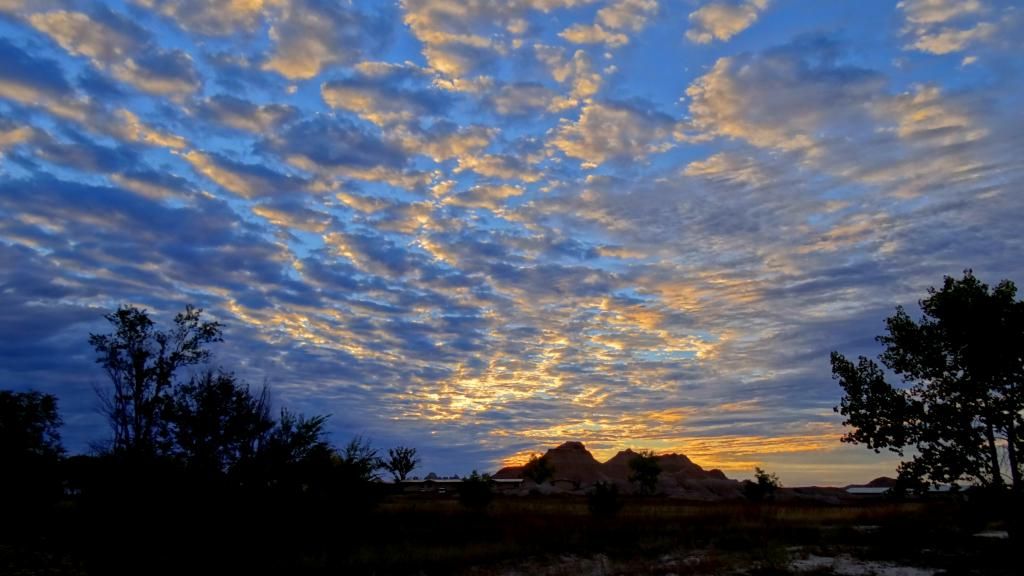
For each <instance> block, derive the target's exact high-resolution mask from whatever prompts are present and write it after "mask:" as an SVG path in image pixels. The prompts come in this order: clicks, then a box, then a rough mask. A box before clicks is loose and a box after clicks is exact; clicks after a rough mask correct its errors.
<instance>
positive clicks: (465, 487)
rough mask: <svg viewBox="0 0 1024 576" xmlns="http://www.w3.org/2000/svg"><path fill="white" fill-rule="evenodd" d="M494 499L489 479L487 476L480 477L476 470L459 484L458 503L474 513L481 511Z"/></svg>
mask: <svg viewBox="0 0 1024 576" xmlns="http://www.w3.org/2000/svg"><path fill="white" fill-rule="evenodd" d="M492 499H494V493H493V492H491V478H490V476H488V475H487V474H484V475H480V474H479V473H478V472H477V471H476V470H473V473H472V474H470V475H469V477H468V478H466V479H465V480H463V481H462V482H461V483H460V484H459V502H461V503H462V505H463V506H465V507H466V508H469V509H470V510H474V511H477V512H479V511H481V510H483V509H484V508H487V505H488V504H490V503H491V500H492Z"/></svg>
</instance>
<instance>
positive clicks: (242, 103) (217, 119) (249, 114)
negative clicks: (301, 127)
mask: <svg viewBox="0 0 1024 576" xmlns="http://www.w3.org/2000/svg"><path fill="white" fill-rule="evenodd" d="M194 112H195V114H196V115H197V116H198V117H200V118H203V119H206V120H209V121H211V122H214V123H217V124H222V125H224V126H227V127H229V128H234V129H235V130H241V131H244V132H252V133H254V134H265V133H267V132H271V131H274V130H278V129H280V128H281V127H282V126H283V125H284V124H287V123H288V122H290V121H292V120H294V119H296V118H298V116H299V111H298V110H297V109H296V108H295V107H294V106H288V105H284V104H254V103H252V102H249V101H248V100H244V99H242V98H238V97H236V96H232V95H230V94H217V95H215V96H211V97H209V98H206V99H203V100H201V101H199V102H198V103H197V104H196V105H195V107H194Z"/></svg>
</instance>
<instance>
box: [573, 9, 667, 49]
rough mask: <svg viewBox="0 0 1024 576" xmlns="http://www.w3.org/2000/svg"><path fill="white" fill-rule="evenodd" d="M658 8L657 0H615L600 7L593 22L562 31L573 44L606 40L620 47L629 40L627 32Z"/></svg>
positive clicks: (638, 27)
mask: <svg viewBox="0 0 1024 576" xmlns="http://www.w3.org/2000/svg"><path fill="white" fill-rule="evenodd" d="M657 11H658V2H657V0H615V1H613V2H611V3H609V4H608V5H607V6H605V7H603V8H601V9H600V10H598V11H597V21H596V22H595V23H593V24H582V23H580V24H574V25H572V26H569V27H568V28H566V29H565V30H562V32H561V33H559V36H561V37H562V38H564V39H565V40H566V41H568V42H571V43H573V44H605V45H607V46H608V47H609V48H618V47H620V46H624V45H626V44H628V43H629V36H628V35H627V34H626V32H634V33H635V32H639V31H641V30H643V29H644V27H646V26H647V23H648V22H649V21H650V19H651V18H652V17H653V16H654V15H655V14H656V13H657Z"/></svg>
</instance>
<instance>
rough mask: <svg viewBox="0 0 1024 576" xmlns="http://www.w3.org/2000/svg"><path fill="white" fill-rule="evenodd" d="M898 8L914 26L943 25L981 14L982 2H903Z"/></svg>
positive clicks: (935, 0)
mask: <svg viewBox="0 0 1024 576" xmlns="http://www.w3.org/2000/svg"><path fill="white" fill-rule="evenodd" d="M896 7H897V8H899V9H900V10H903V12H904V14H905V15H906V18H907V21H908V22H910V23H912V24H925V25H927V24H942V23H945V22H948V21H950V20H955V19H957V18H961V17H963V16H968V15H972V14H979V13H981V12H982V11H983V8H984V6H983V5H982V3H981V0H902V1H901V2H899V3H898V4H896Z"/></svg>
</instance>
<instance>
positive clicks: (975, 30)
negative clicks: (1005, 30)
mask: <svg viewBox="0 0 1024 576" xmlns="http://www.w3.org/2000/svg"><path fill="white" fill-rule="evenodd" d="M996 30H997V28H996V26H995V25H994V24H990V23H988V22H979V23H977V24H975V25H974V26H972V27H970V28H965V29H956V28H941V29H935V30H930V31H926V32H921V33H919V34H918V36H917V38H916V39H915V40H914V42H913V43H912V44H911V45H910V46H911V47H912V48H914V49H916V50H920V51H921V52H928V53H930V54H940V55H941V54H950V53H952V52H960V51H962V50H964V49H965V48H967V47H968V46H970V45H971V44H975V43H977V42H981V41H984V40H988V39H990V38H992V37H993V36H995V33H996Z"/></svg>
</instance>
